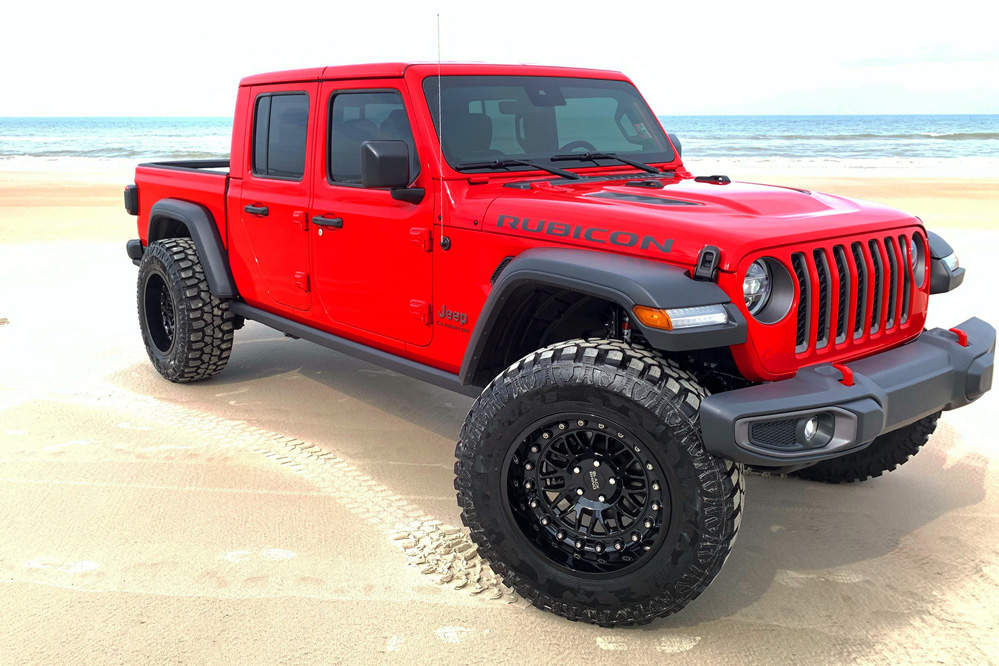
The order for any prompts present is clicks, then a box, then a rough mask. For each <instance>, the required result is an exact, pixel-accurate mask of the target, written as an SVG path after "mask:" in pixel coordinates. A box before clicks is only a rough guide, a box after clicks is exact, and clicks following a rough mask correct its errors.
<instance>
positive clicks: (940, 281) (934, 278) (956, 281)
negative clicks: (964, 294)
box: [930, 259, 964, 294]
mask: <svg viewBox="0 0 999 666" xmlns="http://www.w3.org/2000/svg"><path fill="white" fill-rule="evenodd" d="M963 282H964V268H962V267H960V266H958V267H957V270H955V271H951V270H950V269H949V268H947V264H945V263H944V262H943V260H942V259H933V260H931V261H930V293H931V294H946V293H947V292H948V291H953V290H954V289H957V288H958V287H960V286H961V283H963Z"/></svg>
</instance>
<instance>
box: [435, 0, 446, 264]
mask: <svg viewBox="0 0 999 666" xmlns="http://www.w3.org/2000/svg"><path fill="white" fill-rule="evenodd" d="M437 151H438V153H437V157H438V159H439V161H438V169H440V176H441V198H440V202H441V203H440V223H441V247H442V248H444V249H445V250H446V249H447V248H446V247H444V245H445V240H444V238H445V237H444V101H443V97H442V96H441V15H440V13H438V14H437Z"/></svg>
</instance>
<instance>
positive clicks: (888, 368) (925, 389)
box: [700, 318, 996, 466]
mask: <svg viewBox="0 0 999 666" xmlns="http://www.w3.org/2000/svg"><path fill="white" fill-rule="evenodd" d="M958 328H960V329H961V330H962V331H964V332H965V333H967V335H968V343H969V344H968V346H967V347H962V346H961V345H960V344H959V343H958V338H957V335H955V334H954V333H951V332H950V331H947V330H944V329H941V328H935V329H933V330H931V331H926V332H924V333H923V334H922V335H920V336H919V337H918V338H917V339H916V340H914V341H913V342H911V343H909V344H906V345H903V346H901V347H896V348H895V349H891V350H889V351H886V352H882V353H880V354H875V355H873V356H868V357H866V358H863V359H859V360H857V361H851V362H850V363H849V367H850V370H852V371H853V381H854V383H853V385H852V386H846V385H845V384H843V383H842V382H841V379H842V377H843V375H842V373H841V372H840V371H839V370H837V369H836V368H834V367H833V366H832V365H830V364H828V363H822V364H819V365H813V366H808V367H804V368H801V369H800V370H798V373H797V374H796V375H795V376H794V377H793V378H791V379H785V380H783V381H778V382H771V383H765V384H759V385H757V386H751V387H749V388H744V389H736V390H734V391H727V392H725V393H716V394H714V395H711V396H708V397H707V398H705V399H704V400H703V401H702V402H701V410H700V419H701V432H702V434H703V436H704V446H705V448H706V449H707V450H708V451H709V452H710V453H712V454H714V455H716V456H721V457H723V458H728V459H730V460H736V461H739V462H744V463H746V464H749V465H762V466H782V465H787V464H788V463H792V462H805V461H809V462H814V461H817V460H825V459H829V458H835V457H837V456H840V455H843V454H845V453H850V452H852V451H856V450H858V449H861V448H863V447H864V446H867V445H868V444H869V443H870V442H872V441H873V440H874V438H875V437H877V436H878V435H880V434H882V433H885V432H889V431H892V430H896V429H898V428H901V427H903V426H905V425H908V424H910V423H913V422H915V421H918V420H919V419H921V418H923V417H925V416H928V415H929V414H933V413H934V412H937V411H939V410H948V409H957V408H959V407H963V406H965V405H967V404H968V403H970V402H972V401H974V400H976V399H978V398H979V397H981V396H982V395H983V394H984V393H985V392H986V391H988V390H989V389H990V388H991V387H992V373H993V366H994V363H995V344H996V332H995V329H994V328H992V327H991V326H990V325H989V324H987V323H985V322H984V321H982V320H980V319H977V318H972V319H969V320H967V321H965V322H963V323H961V324H959V325H958ZM836 410H846V411H847V412H850V413H851V414H853V415H854V416H855V417H856V431H855V432H854V433H852V434H851V435H850V440H849V441H846V442H840V443H838V444H837V446H836V447H835V449H826V450H824V449H812V450H802V451H801V452H800V453H791V454H789V453H779V454H775V453H773V452H766V451H760V450H759V449H758V448H756V449H752V448H747V445H751V442H749V441H748V439H747V440H746V441H741V439H740V437H741V436H742V432H743V431H747V427H746V426H747V424H751V423H752V422H753V421H756V420H759V419H760V418H763V417H765V418H766V419H767V420H778V419H783V418H788V417H789V415H802V414H808V413H815V414H817V413H821V412H833V411H836ZM740 424H742V425H740Z"/></svg>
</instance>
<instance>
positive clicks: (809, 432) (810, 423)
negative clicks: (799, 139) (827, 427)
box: [802, 416, 819, 442]
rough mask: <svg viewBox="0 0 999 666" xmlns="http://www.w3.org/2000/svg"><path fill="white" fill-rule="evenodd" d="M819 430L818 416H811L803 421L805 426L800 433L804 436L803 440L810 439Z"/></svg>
mask: <svg viewBox="0 0 999 666" xmlns="http://www.w3.org/2000/svg"><path fill="white" fill-rule="evenodd" d="M818 431H819V417H818V416H813V417H812V418H810V419H808V420H807V421H805V427H804V428H803V429H802V434H803V435H804V436H805V441H806V442H810V441H812V437H815V433H817V432H818Z"/></svg>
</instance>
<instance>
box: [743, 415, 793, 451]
mask: <svg viewBox="0 0 999 666" xmlns="http://www.w3.org/2000/svg"><path fill="white" fill-rule="evenodd" d="M797 426H798V420H797V419H781V420H779V421H756V422H755V423H753V424H752V425H751V426H750V428H749V441H750V442H752V443H753V444H756V445H758V446H765V447H767V448H771V449H793V448H797V446H798V434H797Z"/></svg>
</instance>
